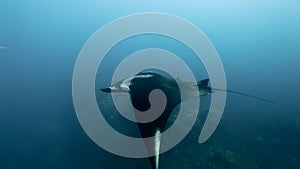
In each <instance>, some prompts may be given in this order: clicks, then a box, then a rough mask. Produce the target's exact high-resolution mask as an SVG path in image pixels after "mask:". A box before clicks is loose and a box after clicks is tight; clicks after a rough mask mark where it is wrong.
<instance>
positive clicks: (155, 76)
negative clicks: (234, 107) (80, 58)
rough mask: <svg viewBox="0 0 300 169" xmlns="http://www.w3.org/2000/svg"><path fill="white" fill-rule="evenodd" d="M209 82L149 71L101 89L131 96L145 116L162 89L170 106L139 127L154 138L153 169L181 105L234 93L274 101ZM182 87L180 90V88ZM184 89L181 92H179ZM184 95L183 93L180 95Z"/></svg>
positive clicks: (150, 147)
mask: <svg viewBox="0 0 300 169" xmlns="http://www.w3.org/2000/svg"><path fill="white" fill-rule="evenodd" d="M208 82H209V79H204V80H201V81H199V82H198V83H193V82H186V81H182V80H180V79H174V78H171V77H166V76H163V75H161V74H159V73H155V72H151V71H147V72H140V73H138V74H136V75H134V76H131V77H128V78H126V79H124V80H121V81H119V82H117V83H115V84H113V85H111V86H110V87H108V88H102V89H101V91H102V92H106V93H111V92H128V93H129V95H130V99H131V103H132V105H133V106H134V108H135V109H137V110H139V111H141V112H145V111H147V110H148V109H150V107H151V104H150V102H149V95H150V93H151V91H153V90H155V89H159V90H161V91H163V92H164V94H165V96H166V99H167V103H166V106H165V109H164V111H163V113H161V115H160V116H159V117H158V118H156V119H155V120H153V121H151V122H149V123H138V128H139V130H140V133H141V136H142V137H143V138H147V137H153V143H152V144H151V143H150V144H149V143H145V144H146V149H147V151H148V152H154V156H151V157H149V160H150V163H151V166H152V169H158V168H159V149H160V139H161V138H160V133H162V132H164V130H165V128H166V124H167V121H168V118H169V117H170V114H171V113H172V111H173V109H174V108H175V107H176V106H177V105H178V104H180V103H181V102H183V101H185V100H187V99H191V98H194V97H200V96H206V95H209V94H211V93H213V92H215V91H223V92H231V93H236V94H241V95H244V96H248V97H252V98H255V99H259V100H262V101H265V102H269V103H271V101H269V100H266V99H262V98H259V97H256V96H252V95H248V94H245V93H241V92H236V91H231V90H222V89H215V88H211V87H209V86H208ZM179 85H180V88H179ZM180 89H182V90H180ZM180 91H182V92H180Z"/></svg>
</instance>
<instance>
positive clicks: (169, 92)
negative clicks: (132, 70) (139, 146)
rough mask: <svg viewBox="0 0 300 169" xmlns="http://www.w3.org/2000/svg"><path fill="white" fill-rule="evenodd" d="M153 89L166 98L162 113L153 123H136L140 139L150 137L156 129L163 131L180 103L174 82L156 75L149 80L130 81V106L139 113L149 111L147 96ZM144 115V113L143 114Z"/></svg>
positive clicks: (179, 96) (177, 89)
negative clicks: (160, 92)
mask: <svg viewBox="0 0 300 169" xmlns="http://www.w3.org/2000/svg"><path fill="white" fill-rule="evenodd" d="M154 89H160V90H162V91H163V92H164V94H165V95H166V97H167V104H166V107H165V110H164V112H163V113H162V114H161V115H160V116H159V117H158V118H157V119H155V120H154V121H152V122H149V123H138V127H139V129H140V132H141V135H142V137H144V138H145V137H152V136H154V135H155V132H156V131H157V129H159V130H160V131H161V132H162V131H164V129H165V126H166V123H167V121H168V118H169V116H170V114H171V113H172V111H173V109H174V108H175V107H176V106H177V105H178V104H179V103H180V102H181V95H180V90H179V87H178V85H177V83H176V81H175V80H174V79H172V78H167V77H164V76H161V75H158V74H154V76H152V77H150V78H136V79H133V80H132V81H131V85H130V98H131V102H132V105H133V106H134V107H135V108H136V109H137V110H139V111H142V112H144V111H147V110H148V109H150V106H151V105H150V102H149V94H150V92H151V91H152V90H154ZM145 113H146V112H145Z"/></svg>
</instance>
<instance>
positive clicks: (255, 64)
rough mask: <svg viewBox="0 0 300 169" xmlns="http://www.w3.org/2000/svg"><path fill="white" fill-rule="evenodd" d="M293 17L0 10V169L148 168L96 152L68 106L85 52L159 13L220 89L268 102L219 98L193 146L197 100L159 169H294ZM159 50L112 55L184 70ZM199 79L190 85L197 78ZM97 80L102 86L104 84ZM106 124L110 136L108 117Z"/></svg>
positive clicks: (216, 6) (115, 7)
mask: <svg viewBox="0 0 300 169" xmlns="http://www.w3.org/2000/svg"><path fill="white" fill-rule="evenodd" d="M299 7H300V1H297V0H294V1H293V0H291V1H283V0H282V1H272V0H269V1H267V0H265V1H157V0H155V1H136V0H133V1H121V0H120V1H71V0H64V1H44V0H41V1H39V0H28V1H18V0H1V1H0V46H1V48H0V79H1V81H0V169H17V168H25V169H27V168H28V169H33V168H44V169H50V168H51V169H53V168H55V169H60V168H72V169H82V168H87V169H100V168H101V169H102V168H124V169H132V168H136V169H138V168H145V169H147V168H150V163H149V161H148V159H129V158H124V157H119V156H116V155H113V154H111V153H109V152H107V151H105V150H103V149H102V148H100V147H98V146H97V145H96V144H95V143H94V142H93V141H92V140H91V139H90V138H89V137H88V136H87V135H86V134H85V132H84V131H83V129H82V128H81V126H80V124H79V122H78V119H77V117H76V113H75V110H74V107H73V101H72V75H73V69H74V66H75V62H76V59H77V57H78V55H79V52H80V50H81V48H82V47H83V45H84V44H85V42H86V41H87V40H88V38H89V37H90V36H91V35H92V34H93V33H94V32H96V31H97V30H98V29H99V28H101V27H103V26H104V25H106V24H107V23H109V22H111V21H112V20H115V19H117V18H119V17H122V16H125V15H129V14H132V13H137V12H164V13H169V14H172V15H176V16H178V17H181V18H184V19H186V20H188V21H189V22H191V23H193V24H194V25H196V26H197V27H198V28H199V29H200V30H202V31H203V32H204V33H205V34H206V35H207V37H208V38H209V39H210V41H211V42H212V43H213V45H214V46H215V48H216V50H217V52H218V54H219V56H220V58H221V60H222V63H223V66H224V69H225V73H226V78H227V86H228V89H231V90H236V91H242V92H245V93H249V94H252V95H255V96H259V97H263V98H266V99H269V100H272V101H274V102H275V104H268V103H264V102H261V101H258V100H255V99H251V98H247V97H244V96H240V95H234V94H228V95H227V102H226V107H225V111H224V114H223V117H222V119H221V122H220V124H219V126H218V128H217V130H216V131H215V133H214V134H213V135H212V137H211V138H210V139H209V140H207V141H206V142H205V143H203V144H199V143H198V137H199V134H200V130H201V128H202V125H203V122H204V120H205V117H206V116H205V114H206V113H207V109H208V106H209V104H207V103H209V97H204V98H203V100H204V102H203V103H201V107H200V115H199V116H198V120H197V123H196V124H195V125H194V127H193V129H192V131H190V133H189V135H188V136H187V137H186V138H185V139H184V140H183V141H182V142H181V143H180V144H179V145H177V146H176V147H175V148H173V149H172V150H170V151H168V152H166V153H164V154H162V155H161V157H160V163H161V164H160V165H161V166H160V168H161V169H165V168H174V169H177V168H178V169H183V168H184V169H194V168H197V169H198V168H200V169H210V168H212V169H217V168H222V169H223V168H242V169H269V168H274V169H275V168H276V169H295V168H300V104H299V103H300V88H299V87H300V78H299V73H300V66H299V65H300V10H299ZM141 24H143V23H141ZM183 31H184V30H183ZM166 41H170V39H164V38H163V37H156V36H144V37H136V38H135V39H134V38H133V39H132V40H130V39H129V40H128V41H127V42H128V43H127V45H126V43H125V42H124V43H123V44H120V46H119V49H120V50H119V53H123V54H124V55H125V54H126V52H128V53H130V51H132V50H134V49H135V50H136V49H137V48H142V47H147V45H150V46H151V45H156V46H157V47H161V48H164V49H169V50H172V51H173V52H175V53H176V51H177V52H179V53H180V56H181V57H183V59H185V60H187V62H189V58H188V55H189V53H188V51H185V49H182V48H180V44H177V43H176V42H168V45H165V43H166ZM164 42H165V43H164ZM143 44H146V45H143ZM170 44H171V45H170ZM122 45H123V46H122ZM181 49H182V50H181ZM117 54H118V52H117ZM117 54H114V53H112V54H111V55H112V56H114V55H117ZM185 54H186V58H184V57H185ZM114 57H117V56H114ZM190 62H191V65H190V66H191V67H196V66H197V65H198V64H197V63H195V62H193V61H190ZM112 63H113V62H112ZM114 63H115V62H114ZM115 64H116V63H115ZM193 64H195V65H193ZM200 64H201V63H200ZM106 66H107V65H106ZM108 67H110V66H108ZM199 69H200V70H201V71H198V72H194V73H195V76H196V78H197V80H201V79H204V78H207V74H206V72H205V71H202V68H199ZM104 72H105V71H104ZM98 76H100V77H97V79H99V78H100V79H101V78H103V79H106V80H105V81H104V82H103V84H106V85H108V84H109V83H110V82H109V81H107V80H108V79H109V78H110V77H111V74H108V75H107V76H106V77H104V76H105V73H103V72H102V73H101V72H99V74H98ZM101 76H103V77H101ZM101 83H102V82H101ZM95 84H96V87H98V86H97V85H102V84H100V83H98V82H95ZM106 97H107V96H104V95H103V96H99V97H98V98H99V100H98V102H99V103H100V104H99V105H104V106H109V105H111V102H109V99H107V98H106ZM201 99H202V98H201ZM201 101H202V100H201ZM108 108H109V107H108ZM115 114H116V113H115ZM108 118H112V119H111V121H112V123H114V125H115V127H117V126H118V124H119V123H118V118H117V117H108ZM172 118H173V117H171V118H170V120H173V119H172ZM124 128H125V129H126V127H124ZM124 128H123V129H124Z"/></svg>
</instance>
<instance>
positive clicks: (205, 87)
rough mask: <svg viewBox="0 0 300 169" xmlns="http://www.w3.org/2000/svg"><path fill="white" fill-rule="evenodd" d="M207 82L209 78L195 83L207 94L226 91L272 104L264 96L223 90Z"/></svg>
mask: <svg viewBox="0 0 300 169" xmlns="http://www.w3.org/2000/svg"><path fill="white" fill-rule="evenodd" d="M208 82H209V79H204V80H201V81H199V82H198V84H197V85H198V88H199V90H201V91H202V92H205V94H209V93H212V92H214V91H222V92H228V93H235V94H239V95H243V96H247V97H251V98H254V99H257V100H261V101H264V102H267V103H271V104H274V102H273V101H270V100H267V99H264V98H261V97H257V96H253V95H250V94H246V93H242V92H238V91H233V90H224V89H217V88H211V87H209V86H208ZM205 94H203V95H205Z"/></svg>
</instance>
